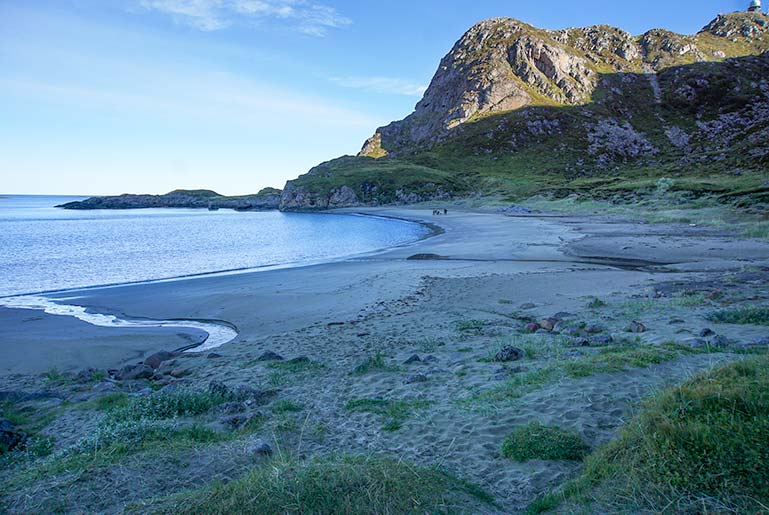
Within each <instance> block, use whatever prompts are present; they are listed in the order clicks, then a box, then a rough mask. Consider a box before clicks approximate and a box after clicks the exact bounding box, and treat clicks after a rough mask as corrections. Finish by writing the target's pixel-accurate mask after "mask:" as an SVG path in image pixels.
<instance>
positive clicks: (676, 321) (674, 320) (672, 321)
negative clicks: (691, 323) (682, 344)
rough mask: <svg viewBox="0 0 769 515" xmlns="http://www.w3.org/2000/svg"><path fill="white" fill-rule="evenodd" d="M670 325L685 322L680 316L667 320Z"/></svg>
mask: <svg viewBox="0 0 769 515" xmlns="http://www.w3.org/2000/svg"><path fill="white" fill-rule="evenodd" d="M668 323H669V324H670V325H679V324H685V323H686V320H681V319H680V318H673V319H672V320H670V322H668Z"/></svg>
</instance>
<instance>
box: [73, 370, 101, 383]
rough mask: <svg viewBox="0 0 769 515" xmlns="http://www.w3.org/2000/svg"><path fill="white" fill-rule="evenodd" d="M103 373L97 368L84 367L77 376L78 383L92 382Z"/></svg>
mask: <svg viewBox="0 0 769 515" xmlns="http://www.w3.org/2000/svg"><path fill="white" fill-rule="evenodd" d="M100 375H101V371H99V370H97V369H95V368H84V369H83V370H81V371H80V372H78V373H77V375H76V376H75V380H76V381H77V382H78V383H90V382H92V381H94V380H96V379H97V378H98V377H99V376H100Z"/></svg>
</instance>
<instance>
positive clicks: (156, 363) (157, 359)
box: [144, 351, 174, 368]
mask: <svg viewBox="0 0 769 515" xmlns="http://www.w3.org/2000/svg"><path fill="white" fill-rule="evenodd" d="M173 357H174V354H173V353H171V352H166V351H160V352H156V353H155V354H153V355H151V356H150V357H148V358H147V359H145V360H144V364H145V365H147V366H148V367H151V368H160V364H161V363H163V362H164V361H168V360H170V359H171V358H173Z"/></svg>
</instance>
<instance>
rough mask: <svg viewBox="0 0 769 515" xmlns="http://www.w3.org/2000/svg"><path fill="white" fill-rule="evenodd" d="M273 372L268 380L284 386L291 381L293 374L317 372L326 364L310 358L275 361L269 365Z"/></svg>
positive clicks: (273, 384) (301, 374)
mask: <svg viewBox="0 0 769 515" xmlns="http://www.w3.org/2000/svg"><path fill="white" fill-rule="evenodd" d="M267 368H269V369H272V372H271V373H270V375H269V376H268V377H267V381H268V382H269V383H270V384H271V385H272V386H284V385H286V384H289V383H291V381H292V380H293V376H300V377H302V376H305V375H308V374H311V373H317V372H319V371H321V370H323V369H324V368H325V365H323V364H322V363H318V362H316V361H310V360H297V359H293V360H288V361H273V362H271V363H269V364H268V365H267Z"/></svg>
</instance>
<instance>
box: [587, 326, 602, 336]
mask: <svg viewBox="0 0 769 515" xmlns="http://www.w3.org/2000/svg"><path fill="white" fill-rule="evenodd" d="M604 331H606V327H604V326H602V325H601V324H587V325H586V326H585V332H586V333H587V334H598V333H602V332H604Z"/></svg>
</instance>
